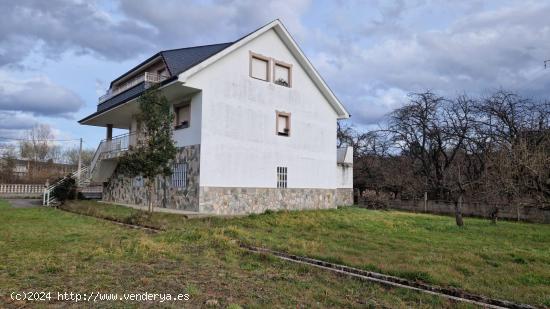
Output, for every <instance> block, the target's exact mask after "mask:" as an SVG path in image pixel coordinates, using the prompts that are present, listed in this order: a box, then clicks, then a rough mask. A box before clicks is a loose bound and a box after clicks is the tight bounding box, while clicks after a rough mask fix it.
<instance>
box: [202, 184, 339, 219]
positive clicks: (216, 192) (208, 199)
mask: <svg viewBox="0 0 550 309" xmlns="http://www.w3.org/2000/svg"><path fill="white" fill-rule="evenodd" d="M335 195H336V190H334V189H298V188H222V187H202V186H201V187H200V207H199V208H200V212H201V213H212V214H220V215H238V214H247V213H262V212H264V211H266V210H268V209H270V210H302V209H328V208H335V207H336V196H335Z"/></svg>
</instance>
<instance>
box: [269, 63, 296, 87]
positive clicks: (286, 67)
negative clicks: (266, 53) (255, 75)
mask: <svg viewBox="0 0 550 309" xmlns="http://www.w3.org/2000/svg"><path fill="white" fill-rule="evenodd" d="M273 82H274V83H275V84H277V85H281V86H285V87H290V86H291V85H292V65H290V64H287V63H284V62H281V61H277V60H275V61H274V65H273Z"/></svg>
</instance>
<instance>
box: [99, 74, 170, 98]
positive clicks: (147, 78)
mask: <svg viewBox="0 0 550 309" xmlns="http://www.w3.org/2000/svg"><path fill="white" fill-rule="evenodd" d="M167 78H168V76H165V75H159V74H155V73H149V72H145V73H144V74H141V75H139V76H137V77H135V78H133V79H131V80H129V81H127V82H125V83H124V84H122V85H120V86H118V87H116V88H115V89H109V90H107V93H105V94H104V95H102V96H100V97H99V99H98V101H99V103H102V102H105V101H107V100H109V99H110V98H112V97H114V96H116V95H117V94H119V93H121V92H124V91H126V90H128V89H130V88H132V87H134V86H135V85H137V84H140V83H142V82H148V83H160V82H162V81H163V80H165V79H167Z"/></svg>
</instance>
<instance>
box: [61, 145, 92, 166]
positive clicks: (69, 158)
mask: <svg viewBox="0 0 550 309" xmlns="http://www.w3.org/2000/svg"><path fill="white" fill-rule="evenodd" d="M78 152H79V147H73V148H68V149H66V150H65V151H64V152H63V162H65V163H68V164H72V165H77V164H78ZM94 153H95V150H94V149H91V148H89V149H82V154H81V155H82V165H84V166H89V165H90V164H91V162H92V159H93V156H94Z"/></svg>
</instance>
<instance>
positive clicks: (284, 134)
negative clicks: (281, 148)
mask: <svg viewBox="0 0 550 309" xmlns="http://www.w3.org/2000/svg"><path fill="white" fill-rule="evenodd" d="M277 135H278V136H286V137H289V136H290V134H289V133H283V132H277Z"/></svg>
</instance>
